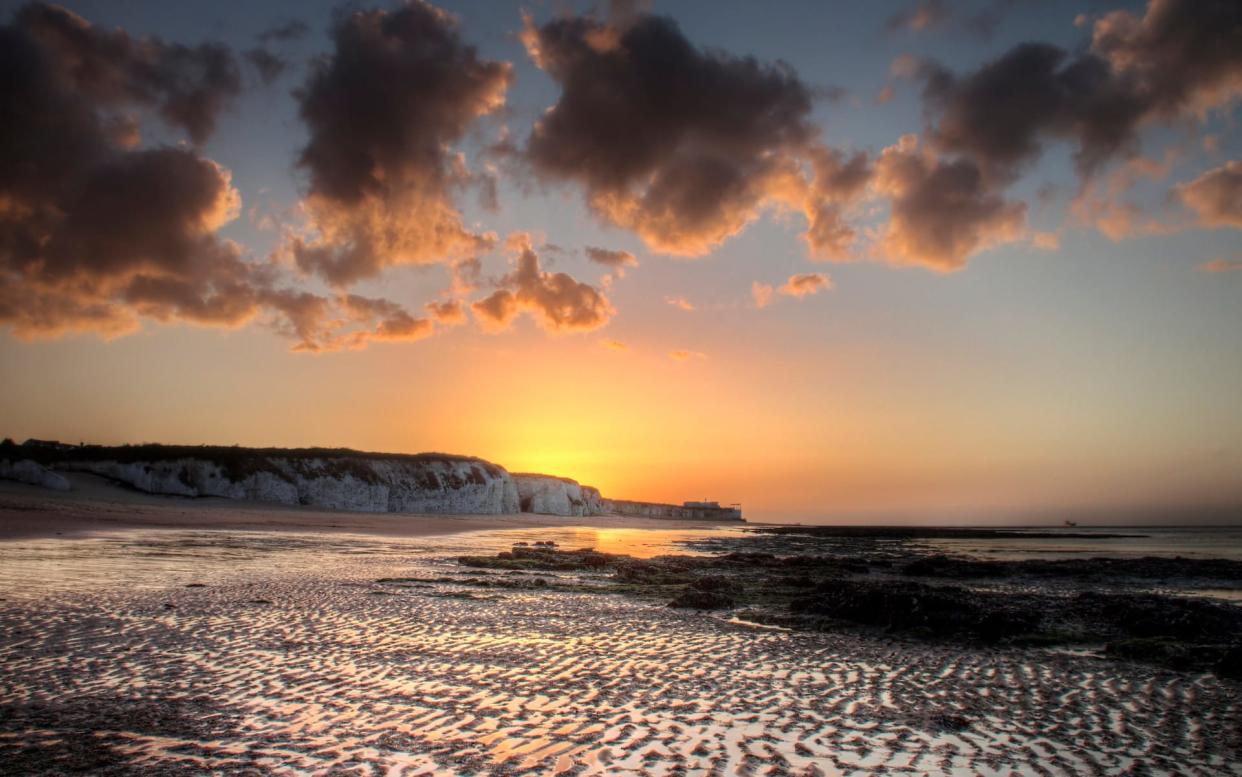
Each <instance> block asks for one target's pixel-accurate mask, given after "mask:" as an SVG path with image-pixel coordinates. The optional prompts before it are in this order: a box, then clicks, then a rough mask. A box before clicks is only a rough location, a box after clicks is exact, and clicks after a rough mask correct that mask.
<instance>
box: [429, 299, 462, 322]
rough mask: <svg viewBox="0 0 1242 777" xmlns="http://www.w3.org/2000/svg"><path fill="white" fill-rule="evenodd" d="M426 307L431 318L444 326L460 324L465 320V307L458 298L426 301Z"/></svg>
mask: <svg viewBox="0 0 1242 777" xmlns="http://www.w3.org/2000/svg"><path fill="white" fill-rule="evenodd" d="M426 308H427V312H428V313H430V314H431V317H432V318H434V319H435V320H436V321H438V322H440V323H441V324H444V325H446V326H453V325H455V324H462V323H465V321H466V309H465V306H463V305H462V304H461V302H460V301H459V300H455V299H451V300H446V301H444V302H428V303H427V305H426Z"/></svg>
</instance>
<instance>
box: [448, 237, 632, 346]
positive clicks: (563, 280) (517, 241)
mask: <svg viewBox="0 0 1242 777" xmlns="http://www.w3.org/2000/svg"><path fill="white" fill-rule="evenodd" d="M509 245H510V247H511V248H512V249H513V250H514V251H515V252H516V253H517V266H516V267H515V268H514V270H513V272H511V273H510V274H508V275H506V276H505V277H504V278H503V279H501V281H500V283H499V285H500V287H501V288H499V289H497V290H496V291H495V292H493V293H492V294H490V295H489V296H487V297H485V298H484V299H482V300H479V301H478V302H475V303H474V304H473V305H471V309H472V310H473V311H474V315H475V317H476V318H477V319H478V320H479V321H480V322H481V323H482V324H483V326H484V327H485V328H487V329H489V330H492V331H502V330H504V329H507V328H508V327H509V325H510V324H511V323H512V322H513V320H514V318H516V317H517V315H518V314H519V313H522V312H526V313H529V314H530V315H531V316H533V317H534V318H535V320H536V322H538V324H539V326H541V327H542V328H543V329H544V330H546V331H548V332H568V331H589V330H592V329H598V328H599V327H601V326H603V325H604V324H606V323H608V321H609V319H611V318H612V316H613V314H614V313H615V311H614V310H613V308H612V305H610V304H609V302H608V298H607V297H605V296H604V293H603V292H602V291H600V290H599V289H597V288H595V287H594V286H591V285H589V284H586V283H581V282H579V281H577V280H575V279H574V278H572V277H571V276H569V275H567V274H565V273H550V272H545V271H543V270H541V269H540V268H539V256H538V254H536V253H535V250H534V248H533V247H532V245H531V242H530V237H529V236H528V235H525V234H522V233H518V234H516V235H513V236H512V237H510V239H509Z"/></svg>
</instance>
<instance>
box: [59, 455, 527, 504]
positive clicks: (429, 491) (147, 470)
mask: <svg viewBox="0 0 1242 777" xmlns="http://www.w3.org/2000/svg"><path fill="white" fill-rule="evenodd" d="M59 466H60V467H61V468H62V469H66V470H77V471H82V472H93V473H94V474H96V475H103V476H104V477H107V478H111V479H113V480H117V481H120V482H122V483H125V484H127V485H130V486H133V487H134V488H137V489H139V490H140V491H146V492H148V493H151V494H170V495H175V496H190V497H197V496H216V497H223V498H225V499H249V500H253V501H258V502H275V503H278V504H286V505H310V506H314V507H323V508H327V509H331V510H355V511H361V512H375V513H470V514H480V513H481V514H499V513H516V512H518V509H519V505H518V496H517V489H516V488H515V487H514V484H513V480H512V478H510V477H509V473H508V472H505V471H504V470H503V469H501V468H500V467H497V466H496V465H494V464H489V463H488V462H484V461H479V460H456V459H448V458H446V459H431V460H417V461H411V460H404V459H400V458H392V459H384V458H357V459H356V458H348V457H342V458H280V457H275V456H273V457H262V458H261V460H259V461H257V462H249V461H243V462H242V463H241V469H242V471H241V472H238V471H235V470H234V471H230V468H229V467H228V466H227V465H225V464H221V463H218V462H216V461H212V460H210V459H205V458H178V459H166V460H165V459H156V460H151V461H126V462H122V461H116V460H108V459H104V460H99V461H68V462H64V463H62V464H60V465H59ZM247 469H249V470H252V471H249V472H247V471H245V470H247Z"/></svg>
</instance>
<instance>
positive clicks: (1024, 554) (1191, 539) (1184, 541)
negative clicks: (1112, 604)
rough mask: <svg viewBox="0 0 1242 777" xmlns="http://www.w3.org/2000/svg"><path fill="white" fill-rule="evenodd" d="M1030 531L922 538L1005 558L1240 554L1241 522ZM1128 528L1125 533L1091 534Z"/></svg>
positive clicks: (945, 547) (951, 549)
mask: <svg viewBox="0 0 1242 777" xmlns="http://www.w3.org/2000/svg"><path fill="white" fill-rule="evenodd" d="M1029 531H1030V535H1031V536H1030V537H1024V538H1021V539H1013V538H1008V537H998V538H995V539H981V540H980V539H961V540H922V541H921V543H922V544H924V545H926V546H928V547H931V548H936V549H939V550H941V551H942V552H944V553H950V554H962V555H969V556H976V557H979V558H988V559H997V560H1008V559H1024V558H1046V559H1054V558H1081V557H1083V556H1105V557H1110V558H1127V557H1135V556H1163V557H1170V556H1184V557H1187V558H1229V559H1238V560H1242V526H1238V527H1228V526H1203V527H1164V526H1157V527H1152V526H1142V527H1128V528H1127V527H1117V526H1110V527H1107V528H1078V527H1076V528H1073V529H1059V528H1058V529H1031V530H1029ZM1056 532H1061V533H1064V532H1073V533H1075V534H1084V535H1087V537H1083V538H1073V537H1053V536H1048V535H1051V534H1053V533H1056ZM1105 534H1127V535H1134V536H1130V537H1091V536H1090V535H1105Z"/></svg>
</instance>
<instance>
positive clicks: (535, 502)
mask: <svg viewBox="0 0 1242 777" xmlns="http://www.w3.org/2000/svg"><path fill="white" fill-rule="evenodd" d="M512 477H513V481H514V482H515V483H516V484H517V491H518V501H519V504H520V506H521V508H522V512H524V513H542V514H544V515H604V514H606V512H607V511H606V510H605V509H604V500H603V499H602V498H601V497H600V495H599V489H597V488H592V487H591V486H583V485H580V484H579V483H578V481H576V480H570V479H569V478H558V477H554V476H552V475H529V474H525V473H523V474H515V475H513V476H512Z"/></svg>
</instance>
